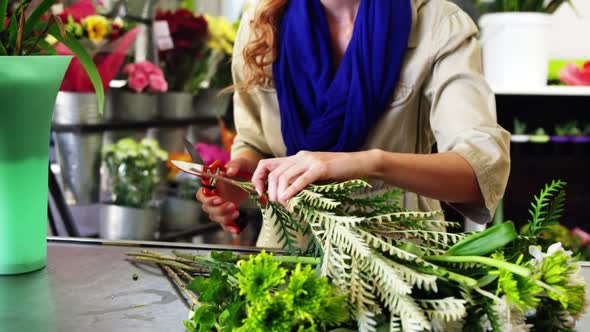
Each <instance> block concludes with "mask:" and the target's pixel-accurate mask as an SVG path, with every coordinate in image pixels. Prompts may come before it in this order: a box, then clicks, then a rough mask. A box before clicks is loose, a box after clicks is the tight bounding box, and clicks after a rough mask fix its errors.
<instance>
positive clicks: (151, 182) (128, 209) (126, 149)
mask: <svg viewBox="0 0 590 332" xmlns="http://www.w3.org/2000/svg"><path fill="white" fill-rule="evenodd" d="M103 159H104V161H105V164H106V166H107V170H108V173H109V176H110V181H111V182H112V188H113V189H112V190H113V193H112V194H113V201H112V204H108V205H105V206H104V207H103V209H101V216H100V236H101V237H102V238H105V239H111V240H121V239H124V240H151V239H154V237H155V234H156V232H157V230H158V226H159V220H160V213H159V210H158V209H157V208H156V204H155V196H156V190H157V189H158V187H159V186H160V184H161V182H162V178H161V175H160V166H161V165H162V164H163V162H165V161H166V160H167V159H168V154H167V153H166V152H165V151H163V150H162V149H160V147H159V146H158V143H157V142H155V141H153V140H149V139H143V140H141V142H139V143H138V142H136V141H135V140H133V139H130V138H126V139H122V140H120V141H118V142H117V143H115V144H112V145H107V146H105V147H104V149H103Z"/></svg>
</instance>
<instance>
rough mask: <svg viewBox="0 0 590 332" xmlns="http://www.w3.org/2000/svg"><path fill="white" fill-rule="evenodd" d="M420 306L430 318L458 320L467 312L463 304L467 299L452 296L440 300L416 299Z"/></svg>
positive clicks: (449, 320)
mask: <svg viewBox="0 0 590 332" xmlns="http://www.w3.org/2000/svg"><path fill="white" fill-rule="evenodd" d="M418 303H419V304H420V306H421V307H422V308H424V309H426V310H425V312H426V315H427V316H428V318H429V319H430V320H434V319H437V320H441V321H444V322H451V321H458V320H461V319H463V317H465V315H466V314H467V309H466V308H465V305H466V304H467V301H465V300H459V299H456V298H453V297H447V298H444V299H441V300H418Z"/></svg>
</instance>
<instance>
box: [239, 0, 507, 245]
mask: <svg viewBox="0 0 590 332" xmlns="http://www.w3.org/2000/svg"><path fill="white" fill-rule="evenodd" d="M252 7H255V6H252ZM412 7H413V16H412V29H411V34H410V38H409V43H408V50H407V53H406V56H405V64H404V67H403V69H402V74H401V79H400V83H399V87H398V88H397V89H396V91H395V95H394V99H393V101H392V103H391V106H390V108H389V110H388V111H386V112H385V113H384V115H383V116H382V118H381V119H380V121H379V122H378V123H377V124H376V125H375V128H374V129H373V130H372V131H371V133H370V136H369V139H368V141H367V144H366V149H371V148H379V149H382V150H385V151H393V152H402V153H420V154H427V153H431V150H432V147H433V145H434V144H435V143H436V144H437V147H438V151H439V152H447V151H452V152H455V153H457V154H459V155H461V156H462V157H463V158H465V159H466V160H467V161H468V162H469V164H470V165H471V166H472V167H473V169H474V170H475V173H476V175H477V179H478V182H479V186H480V188H481V192H482V193H483V196H484V198H485V204H484V205H467V204H452V205H453V206H454V208H456V209H457V210H458V211H459V212H461V213H462V214H463V215H464V216H466V217H468V218H470V219H471V220H474V221H476V222H478V223H487V222H489V221H490V220H491V218H492V216H493V213H494V211H495V209H496V206H497V204H498V202H499V201H500V200H501V198H502V196H503V195H504V190H505V188H506V183H507V180H508V174H509V170H510V154H509V146H510V134H509V133H508V132H507V131H506V130H504V129H503V128H501V127H500V126H499V125H498V124H497V120H496V107H495V97H494V93H493V92H492V91H491V90H490V88H489V86H488V84H487V83H486V81H485V80H484V78H483V76H482V64H481V53H480V45H479V43H478V40H477V39H476V37H477V34H478V30H477V27H476V25H475V24H474V23H473V21H472V20H471V18H470V17H469V16H468V15H467V14H465V13H464V12H463V11H461V10H460V9H459V8H458V7H457V6H456V5H454V4H452V3H450V2H447V1H445V0H412ZM253 15H254V8H251V9H249V10H248V11H247V12H246V13H245V15H244V21H243V22H244V23H243V24H242V25H241V28H240V31H239V32H238V38H237V41H236V46H235V54H234V62H233V75H234V80H235V81H236V82H240V81H241V80H242V79H244V73H243V65H244V62H243V59H242V56H241V54H242V50H243V47H244V46H245V44H246V43H247V42H248V40H249V38H250V33H251V31H250V26H249V24H248V23H249V22H250V20H251V19H252V17H253ZM234 98H235V99H234V101H235V123H236V128H237V132H238V135H237V137H236V140H235V143H234V146H233V151H232V153H233V154H236V153H239V151H240V150H242V149H253V150H255V151H258V152H259V153H261V154H262V155H265V156H268V157H280V156H284V155H285V151H286V148H285V145H284V143H283V138H282V135H281V124H280V121H281V119H280V115H279V107H278V100H277V96H276V92H275V90H274V89H273V88H272V86H271V87H264V88H263V87H258V88H256V89H253V90H251V91H249V92H243V93H236V94H235V97H234ZM392 171H393V172H394V171H395V170H392ZM373 185H374V187H375V188H376V190H379V189H386V186H385V185H383V184H382V183H378V182H375V183H373ZM403 205H404V206H405V207H406V208H408V209H412V210H422V211H433V210H440V209H441V206H440V203H439V202H438V201H436V200H432V199H429V198H426V197H422V196H419V195H416V194H413V193H407V194H406V195H405V198H404V200H403ZM258 246H262V247H276V246H277V239H276V235H275V229H273V227H272V223H270V222H267V223H265V224H264V225H263V228H262V232H261V235H260V237H259V240H258Z"/></svg>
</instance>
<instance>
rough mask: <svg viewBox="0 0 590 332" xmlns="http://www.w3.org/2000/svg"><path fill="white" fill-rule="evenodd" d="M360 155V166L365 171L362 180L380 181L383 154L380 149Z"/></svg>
mask: <svg viewBox="0 0 590 332" xmlns="http://www.w3.org/2000/svg"><path fill="white" fill-rule="evenodd" d="M362 153H363V156H362V160H361V165H363V167H364V169H365V171H364V172H363V173H364V174H363V175H364V178H372V179H382V178H383V158H384V156H385V152H384V151H383V150H380V149H371V150H367V151H363V152H362Z"/></svg>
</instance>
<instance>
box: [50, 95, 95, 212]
mask: <svg viewBox="0 0 590 332" xmlns="http://www.w3.org/2000/svg"><path fill="white" fill-rule="evenodd" d="M101 121H102V118H101V115H100V114H99V112H98V101H97V99H96V95H95V94H93V93H74V92H60V93H59V94H58V95H57V100H56V104H55V112H54V115H53V123H55V124H61V125H79V124H96V123H100V122H101ZM54 140H55V143H56V147H57V149H56V150H57V160H58V162H59V165H60V168H61V178H62V183H63V188H64V194H65V197H66V200H67V201H68V203H69V204H77V205H89V204H93V203H96V202H98V200H99V189H100V188H99V187H100V185H99V184H100V162H101V155H100V153H101V148H102V134H101V133H87V134H82V133H65V132H60V133H54Z"/></svg>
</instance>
